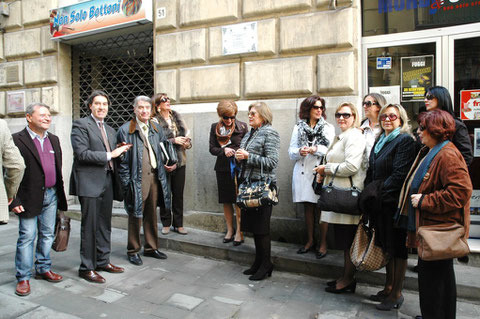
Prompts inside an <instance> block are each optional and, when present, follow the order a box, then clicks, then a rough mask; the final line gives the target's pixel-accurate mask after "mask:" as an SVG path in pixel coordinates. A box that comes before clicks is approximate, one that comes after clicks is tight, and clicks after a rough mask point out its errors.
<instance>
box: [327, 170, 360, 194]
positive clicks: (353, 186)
mask: <svg viewBox="0 0 480 319" xmlns="http://www.w3.org/2000/svg"><path fill="white" fill-rule="evenodd" d="M339 166H340V165H337V168H336V169H335V172H333V176H332V180H331V181H330V183H328V186H333V180H334V179H335V176H336V175H337V171H338V167H339ZM348 179H349V180H350V185H351V186H352V188H355V189H356V188H357V187H356V186H355V185H353V179H352V176H348Z"/></svg>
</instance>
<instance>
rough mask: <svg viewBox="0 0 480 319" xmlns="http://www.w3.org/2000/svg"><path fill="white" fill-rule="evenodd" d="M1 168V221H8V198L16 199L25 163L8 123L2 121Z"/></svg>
mask: <svg viewBox="0 0 480 319" xmlns="http://www.w3.org/2000/svg"><path fill="white" fill-rule="evenodd" d="M0 155H1V156H0V167H3V171H4V174H3V179H2V182H0V221H3V222H6V221H8V198H14V197H15V195H16V194H17V190H18V187H19V186H20V182H21V181H22V177H23V172H24V170H25V163H24V161H23V158H22V156H21V155H20V152H19V150H18V148H17V147H16V146H15V144H14V143H13V139H12V134H10V130H9V129H8V126H7V122H5V121H4V120H0Z"/></svg>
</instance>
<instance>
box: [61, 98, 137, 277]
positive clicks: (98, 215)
mask: <svg viewBox="0 0 480 319" xmlns="http://www.w3.org/2000/svg"><path fill="white" fill-rule="evenodd" d="M86 105H88V107H89V108H90V110H91V115H90V116H87V117H84V118H82V119H79V120H76V121H74V122H73V127H72V135H71V140H72V148H73V157H74V158H73V167H72V175H71V177H70V194H71V195H77V196H78V199H79V201H80V206H81V210H82V225H81V233H80V236H81V237H80V238H81V241H80V258H81V264H80V268H79V270H78V274H79V276H80V277H82V278H84V279H86V280H87V281H91V282H95V283H104V282H105V278H103V277H102V276H101V275H100V274H98V273H97V272H96V270H101V271H107V272H111V273H121V272H123V271H124V270H123V268H121V267H117V266H114V265H112V264H111V263H110V233H111V228H112V222H111V220H112V204H113V200H114V199H115V200H120V201H121V200H122V195H121V190H120V188H119V186H118V185H119V184H118V175H117V171H118V170H117V165H116V161H115V160H114V159H115V158H117V157H119V156H120V155H121V154H123V153H125V152H126V151H127V150H128V149H129V148H130V145H121V146H119V147H116V143H115V140H116V132H115V130H114V129H113V128H112V127H110V126H109V125H107V124H106V123H105V122H104V120H105V117H106V116H107V113H108V108H109V106H110V100H109V99H108V96H107V94H106V93H105V92H102V91H98V90H96V91H94V92H93V93H92V94H91V95H90V96H89V98H88V99H87V101H86Z"/></svg>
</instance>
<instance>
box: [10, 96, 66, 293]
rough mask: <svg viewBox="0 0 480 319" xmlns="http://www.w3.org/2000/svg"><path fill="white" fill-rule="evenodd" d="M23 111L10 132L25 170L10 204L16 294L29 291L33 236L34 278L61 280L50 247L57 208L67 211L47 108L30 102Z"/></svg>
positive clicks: (57, 145) (57, 148)
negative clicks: (14, 221) (14, 222)
mask: <svg viewBox="0 0 480 319" xmlns="http://www.w3.org/2000/svg"><path fill="white" fill-rule="evenodd" d="M25 113H26V118H27V123H28V125H27V127H26V128H25V129H23V130H22V131H20V132H18V133H15V134H13V141H14V142H15V145H17V147H18V149H19V150H20V154H21V155H22V157H23V159H24V160H25V165H26V169H25V174H24V175H23V180H22V182H21V184H20V188H19V190H18V193H17V197H16V198H15V199H14V200H13V202H12V203H11V205H10V207H11V210H12V211H13V212H14V213H16V214H17V215H18V217H19V226H18V241H17V252H16V254H15V267H16V269H17V274H16V277H17V287H16V290H15V293H16V294H17V295H19V296H26V295H28V294H30V283H29V280H30V277H31V276H32V273H31V269H32V266H33V251H34V248H33V247H34V246H33V245H34V241H35V237H37V245H36V249H35V257H36V261H35V272H36V275H35V279H44V280H47V281H50V282H59V281H61V280H62V279H63V278H62V276H60V275H59V274H56V273H54V272H53V271H51V266H52V261H51V259H50V249H51V247H52V243H53V239H54V229H55V219H56V216H57V208H58V209H60V210H64V211H66V210H67V200H66V197H65V191H64V189H63V177H62V149H61V148H60V141H59V139H58V137H57V136H56V135H53V134H52V133H49V132H47V130H48V129H49V127H50V124H51V122H52V117H51V115H50V107H49V106H48V105H45V104H43V103H32V104H30V105H28V106H27V108H26V110H25ZM37 231H38V234H37Z"/></svg>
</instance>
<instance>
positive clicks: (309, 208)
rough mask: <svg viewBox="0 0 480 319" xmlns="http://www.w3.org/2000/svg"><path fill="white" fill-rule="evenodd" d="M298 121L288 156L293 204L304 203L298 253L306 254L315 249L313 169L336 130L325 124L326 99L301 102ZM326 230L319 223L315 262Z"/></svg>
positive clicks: (324, 250) (324, 251) (324, 244)
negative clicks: (291, 163)
mask: <svg viewBox="0 0 480 319" xmlns="http://www.w3.org/2000/svg"><path fill="white" fill-rule="evenodd" d="M299 118H300V120H299V121H298V123H297V125H295V127H294V128H293V132H292V138H291V139H290V147H289V148H288V155H289V156H290V159H291V160H293V161H295V166H294V167H293V176H292V193H293V194H292V198H293V202H294V203H303V206H304V209H305V227H306V229H307V243H306V244H305V246H304V247H302V248H300V249H299V250H298V251H297V253H298V254H305V253H307V252H309V251H310V250H311V249H313V248H314V244H313V230H314V221H315V214H314V213H315V209H316V203H317V201H318V195H316V194H315V193H314V191H313V188H312V182H313V178H314V174H313V168H314V167H315V166H317V165H319V164H320V163H321V161H322V159H323V156H324V155H325V153H326V151H327V149H328V146H329V145H330V144H331V142H332V140H333V137H334V136H335V128H334V127H333V125H331V124H330V123H327V121H325V119H326V118H327V116H326V112H325V100H324V99H323V98H321V97H320V96H317V95H313V96H310V97H307V98H306V99H305V100H303V102H302V104H300V112H299ZM327 229H328V224H326V223H321V224H320V231H321V242H320V248H319V250H318V251H317V252H316V256H317V258H318V259H320V258H323V257H325V256H326V254H327Z"/></svg>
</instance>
